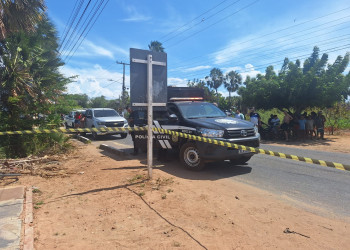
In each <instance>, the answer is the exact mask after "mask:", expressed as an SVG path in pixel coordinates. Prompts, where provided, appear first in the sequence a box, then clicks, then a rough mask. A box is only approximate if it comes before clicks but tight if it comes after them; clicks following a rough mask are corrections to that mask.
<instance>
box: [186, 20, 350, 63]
mask: <svg viewBox="0 0 350 250" xmlns="http://www.w3.org/2000/svg"><path fill="white" fill-rule="evenodd" d="M344 23H348V22H344ZM344 23H342V24H344ZM334 26H336V25H334ZM334 26H332V27H334ZM346 28H348V27H343V28H341V29H338V30H336V31H339V30H343V29H346ZM315 32H319V30H317V31H314V32H309V33H308V35H311V34H313V33H315ZM333 32H335V31H331V32H327V33H324V34H322V35H319V36H325V35H328V34H331V33H333ZM303 36H304V35H301V36H300V37H303ZM284 37H285V36H284ZM339 37H343V35H342V36H338V37H333V38H330V39H326V40H322V41H323V42H324V41H327V40H331V39H335V38H339ZM295 38H296V37H292V38H290V39H287V40H285V41H283V42H286V41H288V40H293V39H295ZM312 38H314V37H309V38H305V39H301V40H297V41H295V40H294V41H293V43H289V44H283V45H278V47H277V48H276V47H271V48H270V49H268V50H267V51H266V50H265V51H264V52H253V53H248V54H244V55H243V56H244V58H246V57H247V56H253V55H258V54H261V53H266V52H268V51H272V50H279V49H281V48H283V47H286V46H288V45H292V44H296V43H300V42H302V41H306V40H309V39H312ZM278 39H280V38H278ZM261 44H265V43H261ZM257 45H260V44H257ZM309 45H311V44H309ZM318 45H320V44H318ZM266 47H270V45H269V43H268V45H266V46H260V47H251V48H250V49H251V50H252V51H253V50H254V51H256V50H257V49H263V48H266ZM239 51H240V50H234V51H230V53H233V52H239ZM287 51H288V49H287ZM279 52H280V53H281V52H284V51H283V50H282V51H279ZM229 57H231V56H225V57H222V58H221V59H226V58H229ZM200 62H201V63H206V62H209V61H208V60H206V61H203V60H201V61H200ZM187 65H190V64H187ZM187 65H184V66H182V67H180V69H181V68H186V66H187Z"/></svg>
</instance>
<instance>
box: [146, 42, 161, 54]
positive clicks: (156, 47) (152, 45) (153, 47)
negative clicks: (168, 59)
mask: <svg viewBox="0 0 350 250" xmlns="http://www.w3.org/2000/svg"><path fill="white" fill-rule="evenodd" d="M148 48H149V50H150V51H155V52H164V47H163V45H162V43H161V42H158V41H151V43H150V44H149V45H148Z"/></svg>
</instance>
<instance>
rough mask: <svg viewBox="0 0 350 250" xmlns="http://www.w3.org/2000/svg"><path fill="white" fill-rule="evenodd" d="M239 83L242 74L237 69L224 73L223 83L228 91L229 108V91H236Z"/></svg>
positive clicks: (240, 82)
mask: <svg viewBox="0 0 350 250" xmlns="http://www.w3.org/2000/svg"><path fill="white" fill-rule="evenodd" d="M240 84H242V76H241V75H240V74H239V73H238V72H237V71H233V70H232V71H230V72H228V73H227V74H226V79H225V82H224V85H225V88H226V89H227V91H228V98H229V106H230V107H229V108H231V106H232V99H231V93H233V92H235V91H237V90H238V87H239V85H240Z"/></svg>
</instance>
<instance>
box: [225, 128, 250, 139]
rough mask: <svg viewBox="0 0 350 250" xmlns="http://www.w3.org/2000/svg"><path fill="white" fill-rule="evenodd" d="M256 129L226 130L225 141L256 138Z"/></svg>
mask: <svg viewBox="0 0 350 250" xmlns="http://www.w3.org/2000/svg"><path fill="white" fill-rule="evenodd" d="M254 135H255V132H254V128H251V129H234V130H225V133H224V138H225V139H231V138H245V137H251V136H254Z"/></svg>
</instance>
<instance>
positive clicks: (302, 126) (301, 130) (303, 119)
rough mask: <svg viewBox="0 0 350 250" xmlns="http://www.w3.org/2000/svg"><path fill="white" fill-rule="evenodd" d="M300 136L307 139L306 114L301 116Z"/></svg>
mask: <svg viewBox="0 0 350 250" xmlns="http://www.w3.org/2000/svg"><path fill="white" fill-rule="evenodd" d="M298 122H299V138H300V139H302V140H303V141H304V140H305V136H306V130H305V129H306V120H305V117H304V115H301V116H300V118H299V121H298Z"/></svg>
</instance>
